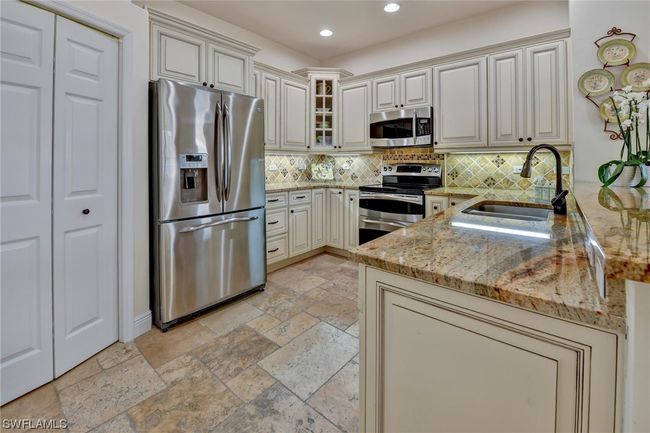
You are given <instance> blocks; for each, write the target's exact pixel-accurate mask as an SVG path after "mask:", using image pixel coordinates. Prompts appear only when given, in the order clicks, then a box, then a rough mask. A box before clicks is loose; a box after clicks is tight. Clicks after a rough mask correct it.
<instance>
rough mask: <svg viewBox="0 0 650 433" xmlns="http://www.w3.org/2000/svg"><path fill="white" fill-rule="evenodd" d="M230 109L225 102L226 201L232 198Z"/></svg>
mask: <svg viewBox="0 0 650 433" xmlns="http://www.w3.org/2000/svg"><path fill="white" fill-rule="evenodd" d="M229 122H230V109H229V108H228V105H226V104H225V103H224V104H223V138H224V140H223V149H224V172H223V179H224V180H223V183H224V201H228V199H229V198H230V179H231V177H232V171H231V170H232V164H231V160H230V158H231V155H230V152H231V149H230V146H231V145H232V143H231V140H230V125H229Z"/></svg>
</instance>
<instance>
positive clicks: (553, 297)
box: [353, 188, 647, 332]
mask: <svg viewBox="0 0 650 433" xmlns="http://www.w3.org/2000/svg"><path fill="white" fill-rule="evenodd" d="M439 190H443V188H440V189H439ZM444 190H445V191H446V192H447V193H448V194H453V195H456V193H457V191H459V190H458V189H452V188H445V189H444ZM579 191H580V190H579ZM467 194H468V195H477V194H478V197H475V198H473V199H470V200H468V201H466V202H464V203H462V204H460V205H459V206H456V207H455V208H452V209H448V210H447V211H445V212H444V213H441V214H437V215H434V216H431V217H428V218H425V219H424V220H422V221H420V222H419V223H416V224H413V225H411V226H409V227H407V228H405V229H399V230H397V231H394V232H392V233H390V234H388V235H386V236H383V237H381V238H379V239H376V240H374V241H371V242H368V243H366V244H364V245H361V246H359V247H357V248H356V249H354V250H353V255H354V257H355V258H356V259H357V261H359V262H361V263H365V264H367V265H369V266H373V267H377V268H381V269H385V270H388V271H391V272H395V273H398V274H402V275H405V276H408V277H413V278H416V279H419V280H423V281H427V282H430V283H433V284H437V285H440V286H444V287H449V288H452V289H456V290H460V291H463V292H467V293H471V294H475V295H479V296H483V297H486V298H490V299H495V300H498V301H501V302H505V303H508V304H511V305H515V306H518V307H522V308H526V309H530V310H533V311H537V312H541V313H544V314H548V315H551V316H555V317H560V318H564V319H568V320H574V321H577V322H581V323H585V324H589V325H594V326H599V327H603V328H607V329H613V330H616V331H620V332H624V331H625V301H624V297H623V298H621V297H620V296H611V297H610V296H608V297H607V298H603V297H602V296H601V295H600V292H599V289H598V284H597V279H596V278H597V277H596V276H597V272H596V270H595V268H594V266H593V256H592V257H590V254H591V253H592V252H591V251H588V250H587V249H586V248H585V245H586V244H587V245H588V244H589V241H590V239H591V237H590V230H593V231H594V232H595V233H598V232H599V231H598V229H595V228H593V227H592V228H591V229H590V228H589V227H588V226H587V224H586V223H585V221H584V219H583V217H582V215H581V213H580V210H579V209H578V206H577V204H576V200H575V197H574V196H573V195H572V194H569V196H568V197H567V205H568V215H554V214H551V216H550V217H549V219H548V220H547V221H543V222H525V221H516V220H503V219H499V220H497V219H496V218H494V217H484V216H477V215H468V214H465V213H462V210H463V209H466V208H468V207H470V206H472V205H473V204H475V203H477V202H479V201H482V200H498V201H501V200H504V201H512V202H528V203H536V204H537V205H540V206H547V204H548V199H541V198H538V197H537V196H536V195H535V193H534V191H532V192H531V191H521V190H518V191H509V190H482V191H480V190H473V192H471V193H470V191H467ZM578 196H582V194H581V193H579V194H578ZM587 213H589V212H587ZM468 224H469V225H468ZM477 226H478V227H477ZM494 227H497V228H498V229H502V228H504V227H505V228H508V229H510V231H513V230H514V231H515V233H520V234H508V233H499V232H494V231H489V230H488V231H486V228H488V229H489V228H494ZM524 235H525V236H524ZM531 236H536V237H531ZM646 257H647V256H646ZM646 265H647V263H646Z"/></svg>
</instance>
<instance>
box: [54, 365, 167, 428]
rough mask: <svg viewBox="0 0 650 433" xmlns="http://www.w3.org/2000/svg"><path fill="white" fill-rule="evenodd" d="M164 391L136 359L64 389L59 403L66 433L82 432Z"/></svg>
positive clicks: (145, 366) (159, 382)
mask: <svg viewBox="0 0 650 433" xmlns="http://www.w3.org/2000/svg"><path fill="white" fill-rule="evenodd" d="M164 387H165V383H164V382H163V381H162V380H161V379H160V377H158V375H157V374H156V372H155V370H154V369H153V368H151V366H150V365H149V364H148V363H147V361H145V359H144V358H143V357H142V356H138V357H135V358H133V359H130V360H128V361H126V362H123V363H122V364H119V365H117V366H115V367H113V368H111V369H108V370H105V371H102V372H101V373H99V374H96V375H94V376H91V377H89V378H87V379H84V380H82V381H81V382H78V383H76V384H74V385H71V386H69V387H67V388H65V389H64V390H63V391H61V392H60V393H59V399H60V400H61V408H62V409H63V413H64V415H65V417H66V418H67V420H68V421H69V423H70V424H69V430H70V432H85V431H87V430H88V429H91V428H93V427H96V426H98V425H100V424H102V423H104V422H105V421H108V420H109V419H111V418H112V417H114V416H115V415H117V414H119V413H120V412H123V411H124V410H126V409H128V408H129V407H131V406H133V405H135V404H137V403H139V402H141V401H143V400H145V399H146V398H148V397H150V396H151V395H153V394H155V393H157V392H159V391H161V390H162V389H163V388H164Z"/></svg>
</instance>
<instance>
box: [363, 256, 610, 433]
mask: <svg viewBox="0 0 650 433" xmlns="http://www.w3.org/2000/svg"><path fill="white" fill-rule="evenodd" d="M360 275H361V281H362V283H361V287H360V296H359V299H360V300H362V302H365V303H366V304H365V305H362V306H360V307H361V311H362V318H361V321H360V322H361V384H362V385H361V401H362V402H364V403H363V404H362V407H361V429H360V431H362V432H377V431H386V432H415V431H426V432H449V431H483V432H486V431H494V432H497V431H499V432H502V431H516V432H532V431H545V432H551V431H555V432H574V431H582V432H589V431H594V432H596V431H597V432H605V431H609V432H613V431H618V430H619V428H618V427H617V426H619V419H618V416H617V401H620V400H619V398H617V397H620V396H619V395H617V393H619V394H620V386H619V387H618V388H617V383H618V382H619V371H618V367H617V365H620V360H619V359H618V358H619V354H620V353H621V345H622V342H623V336H622V335H619V334H616V333H613V332H608V331H605V330H600V329H595V328H591V327H589V326H585V325H580V324H576V323H573V322H568V321H565V320H561V319H555V318H551V317H548V316H544V315H541V314H537V313H534V312H531V311H527V310H523V309H520V308H517V307H513V306H510V305H505V304H502V303H499V302H495V301H491V300H488V299H482V298H479V297H476V296H472V295H468V294H463V293H460V292H458V291H455V290H450V289H446V288H443V287H440V286H436V285H433V284H429V283H425V282H422V281H418V280H414V279H411V278H407V277H402V276H399V275H395V274H393V273H388V272H385V271H383V270H379V269H376V268H371V267H366V266H362V267H361V269H360ZM617 363H618V364H617ZM619 385H620V384H619ZM504 408H507V410H504Z"/></svg>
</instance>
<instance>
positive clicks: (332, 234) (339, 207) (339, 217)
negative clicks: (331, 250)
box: [327, 188, 345, 248]
mask: <svg viewBox="0 0 650 433" xmlns="http://www.w3.org/2000/svg"><path fill="white" fill-rule="evenodd" d="M344 213H345V206H344V203H343V190H342V189H339V188H330V189H328V190H327V245H329V246H331V247H335V248H343V236H344V230H343V221H344Z"/></svg>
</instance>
